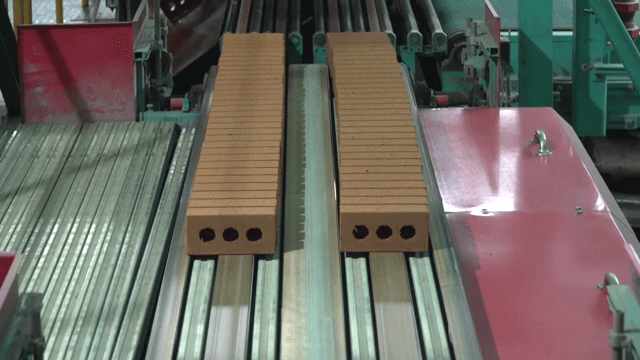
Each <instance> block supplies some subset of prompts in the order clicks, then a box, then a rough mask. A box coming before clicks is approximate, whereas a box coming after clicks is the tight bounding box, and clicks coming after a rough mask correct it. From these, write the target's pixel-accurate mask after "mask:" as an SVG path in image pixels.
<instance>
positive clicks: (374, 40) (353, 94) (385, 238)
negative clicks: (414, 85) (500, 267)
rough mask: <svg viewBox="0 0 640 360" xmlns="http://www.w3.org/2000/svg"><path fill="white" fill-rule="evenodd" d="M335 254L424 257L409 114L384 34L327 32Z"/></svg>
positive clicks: (424, 209)
mask: <svg viewBox="0 0 640 360" xmlns="http://www.w3.org/2000/svg"><path fill="white" fill-rule="evenodd" d="M327 44H328V60H329V67H330V73H331V78H332V82H333V92H334V95H335V99H336V114H337V120H336V121H337V126H336V131H337V138H338V139H339V140H338V154H339V155H338V161H339V181H340V193H339V196H340V199H339V206H340V249H341V250H342V251H385V252H389V251H398V252H400V251H426V250H428V244H429V242H428V238H429V206H428V204H427V191H426V187H425V182H424V177H423V172H422V160H421V155H420V151H419V149H418V143H417V138H416V129H415V125H414V119H413V115H412V113H411V109H410V107H409V100H408V97H407V91H406V88H405V84H404V80H403V76H402V70H401V68H400V64H398V62H397V58H396V52H395V50H394V48H393V46H392V45H391V43H390V41H389V38H388V37H387V35H386V34H385V33H330V34H328V36H327Z"/></svg>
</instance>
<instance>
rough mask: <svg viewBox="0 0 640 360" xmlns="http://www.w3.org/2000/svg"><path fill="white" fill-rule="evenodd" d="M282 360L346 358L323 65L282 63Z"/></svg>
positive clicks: (324, 67) (326, 78)
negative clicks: (285, 67) (285, 69)
mask: <svg viewBox="0 0 640 360" xmlns="http://www.w3.org/2000/svg"><path fill="white" fill-rule="evenodd" d="M287 114H288V121H287V154H286V158H287V174H286V180H285V181H286V182H285V183H286V193H285V219H286V222H285V228H284V254H283V275H282V276H283V289H282V298H283V300H282V302H283V303H282V338H281V342H280V349H281V350H280V355H281V358H282V359H346V358H347V357H346V338H345V324H344V309H343V296H342V276H341V267H340V251H339V248H338V215H337V200H336V195H335V194H336V184H335V173H334V162H333V156H332V155H331V154H332V153H333V151H332V139H331V135H332V130H331V112H330V101H329V79H328V73H327V67H326V65H292V66H290V67H289V100H288V111H287Z"/></svg>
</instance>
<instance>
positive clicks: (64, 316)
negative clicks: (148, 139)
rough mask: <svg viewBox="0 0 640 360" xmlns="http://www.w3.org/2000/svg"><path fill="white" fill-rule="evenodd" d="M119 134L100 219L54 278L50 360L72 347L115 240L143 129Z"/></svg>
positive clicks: (129, 128)
mask: <svg viewBox="0 0 640 360" xmlns="http://www.w3.org/2000/svg"><path fill="white" fill-rule="evenodd" d="M115 127H116V129H115V130H116V132H117V131H118V130H120V129H122V131H124V136H123V140H122V142H121V145H120V147H119V149H118V151H117V153H114V155H115V156H116V158H115V163H114V166H113V170H112V171H111V175H110V176H109V181H108V183H107V185H106V187H105V188H104V189H103V190H101V192H102V191H103V192H102V197H101V199H100V202H99V205H98V210H97V212H96V216H95V217H94V219H93V221H92V222H91V229H90V230H89V232H88V234H87V236H86V237H82V238H81V239H82V240H81V242H80V244H79V246H78V247H76V248H75V249H73V251H72V252H71V253H70V255H71V256H68V257H67V258H66V260H67V262H66V265H67V266H64V265H63V267H62V272H61V274H60V276H55V275H54V277H53V279H52V280H53V281H51V282H50V284H49V287H48V289H47V291H45V298H47V294H52V292H53V291H52V290H50V289H52V288H53V289H55V290H54V291H55V296H49V307H48V308H49V309H50V310H51V312H50V314H51V315H52V316H49V317H48V318H47V320H48V323H47V325H46V327H45V329H46V330H48V331H47V334H48V337H47V339H48V341H49V344H50V345H49V346H48V347H47V348H46V349H45V356H46V358H47V359H52V358H54V356H55V357H56V358H64V354H65V352H66V349H67V346H68V344H69V341H68V338H69V337H70V330H71V329H72V328H73V326H74V325H75V320H76V318H77V314H78V312H79V307H80V305H81V304H82V299H83V297H84V296H83V295H84V294H85V292H86V291H87V287H88V286H89V284H90V283H91V280H92V274H93V273H94V271H95V270H96V268H97V267H99V265H97V264H98V262H99V261H100V260H101V259H100V252H101V249H102V248H103V247H105V246H108V245H109V242H110V238H111V236H110V235H111V229H110V224H111V223H112V221H113V220H114V218H115V216H116V214H117V213H116V208H117V206H118V203H119V198H120V195H121V194H122V189H123V187H124V183H125V179H126V173H127V171H126V170H127V169H128V168H129V165H130V163H131V161H132V155H133V154H132V151H131V150H132V143H135V142H137V141H138V139H139V137H140V135H141V133H142V131H141V130H142V129H141V128H140V127H138V126H134V125H133V124H124V125H121V124H118V125H115Z"/></svg>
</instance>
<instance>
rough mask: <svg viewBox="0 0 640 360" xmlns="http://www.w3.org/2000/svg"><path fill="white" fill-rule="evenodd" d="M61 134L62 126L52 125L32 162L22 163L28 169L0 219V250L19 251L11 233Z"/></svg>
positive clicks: (36, 185)
mask: <svg viewBox="0 0 640 360" xmlns="http://www.w3.org/2000/svg"><path fill="white" fill-rule="evenodd" d="M62 134H63V128H62V127H61V125H55V126H52V127H51V131H50V132H49V133H47V134H45V135H44V138H43V139H42V143H41V146H40V148H39V149H38V150H37V153H36V154H34V158H33V159H32V162H31V163H29V164H24V165H26V166H25V168H27V169H28V170H27V172H26V174H25V175H24V178H23V179H22V181H21V182H20V183H19V185H18V187H17V189H16V192H15V196H14V198H13V201H11V203H10V204H9V207H8V208H7V214H6V215H5V216H4V217H3V218H2V221H0V251H16V252H17V251H21V249H18V248H17V246H16V244H15V241H12V240H14V239H13V238H12V237H11V235H12V234H13V231H14V230H15V228H16V226H17V225H20V220H21V219H22V214H23V212H24V210H25V208H26V206H27V204H28V203H29V201H30V200H31V197H32V196H33V195H34V192H35V191H36V190H37V189H38V183H39V181H40V179H41V178H42V175H43V173H44V171H45V168H46V166H47V164H48V163H49V161H50V160H51V157H52V156H53V154H54V150H55V148H56V147H57V145H58V142H59V141H60V137H61V136H62ZM56 175H57V174H56ZM49 176H51V175H49Z"/></svg>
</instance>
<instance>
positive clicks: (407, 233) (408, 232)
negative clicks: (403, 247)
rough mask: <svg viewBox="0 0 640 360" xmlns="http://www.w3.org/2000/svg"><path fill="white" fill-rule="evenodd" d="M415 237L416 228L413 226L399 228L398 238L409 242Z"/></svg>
mask: <svg viewBox="0 0 640 360" xmlns="http://www.w3.org/2000/svg"><path fill="white" fill-rule="evenodd" d="M414 236H416V228H414V227H413V225H405V226H403V227H401V228H400V237H401V238H403V239H405V240H409V239H411V238H412V237H414Z"/></svg>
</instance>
